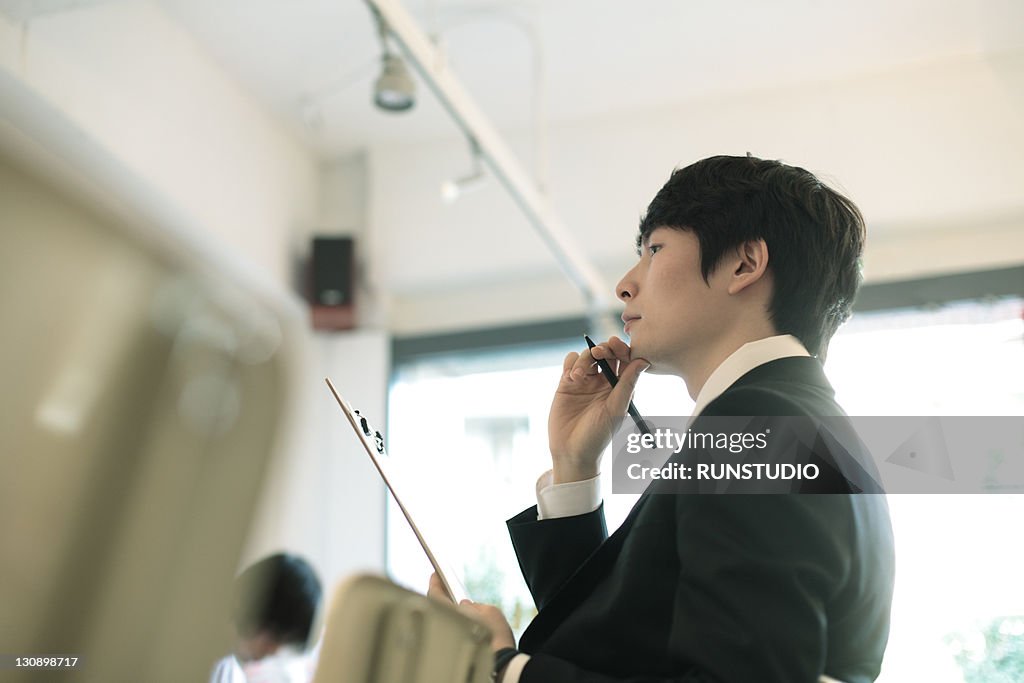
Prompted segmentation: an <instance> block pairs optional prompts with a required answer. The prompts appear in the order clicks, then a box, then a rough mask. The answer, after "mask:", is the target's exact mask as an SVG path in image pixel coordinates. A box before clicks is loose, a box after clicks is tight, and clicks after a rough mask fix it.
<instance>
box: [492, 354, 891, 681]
mask: <svg viewBox="0 0 1024 683" xmlns="http://www.w3.org/2000/svg"><path fill="white" fill-rule="evenodd" d="M714 415H798V416H803V415H808V416H826V415H843V412H842V409H841V408H840V407H839V405H838V404H836V402H835V399H834V393H833V391H832V388H831V386H830V385H829V383H828V380H827V379H826V378H825V376H824V373H823V372H822V368H821V365H820V363H819V362H818V361H817V360H815V359H813V358H807V357H803V358H783V359H779V360H775V361H772V362H770V363H766V364H764V365H761V366H759V367H757V368H754V369H753V370H751V371H750V372H748V373H747V374H746V375H744V376H743V377H741V378H740V379H739V380H737V381H736V382H735V383H734V384H733V385H732V386H731V387H729V388H728V389H727V390H726V391H725V392H723V393H722V395H721V396H719V397H718V398H717V399H715V400H714V401H712V402H711V403H709V404H708V406H707V407H706V408H705V410H704V411H703V412H702V413H701V417H704V416H714ZM700 419H701V418H698V421H699V420H700ZM694 424H695V425H696V424H697V423H696V422H695V423H694ZM841 446H842V447H843V448H844V449H847V450H848V451H849V452H851V453H855V452H859V450H858V449H859V448H860V446H859V443H852V442H848V443H842V444H841ZM684 456H685V454H684ZM508 528H509V532H510V534H511V536H512V543H513V545H514V546H515V550H516V554H517V555H518V557H519V563H520V566H521V568H522V570H523V575H524V577H525V578H526V582H527V585H528V586H529V587H530V591H531V592H532V594H533V597H534V600H535V601H536V603H537V606H538V608H539V610H540V611H539V614H538V615H537V617H536V618H535V619H534V621H533V622H532V623H531V624H530V626H529V628H528V629H527V630H526V632H525V633H524V634H523V637H522V639H521V642H520V649H521V650H522V651H524V652H526V653H528V654H530V655H531V659H530V661H529V662H528V663H527V665H526V668H525V669H524V671H523V675H522V677H521V679H520V680H521V682H522V683H535V682H538V683H539V682H544V683H569V682H580V683H583V682H592V683H599V682H609V681H633V682H637V683H639V682H641V681H644V682H654V681H723V682H728V683H741V682H746V681H750V682H751V683H753V682H754V681H756V682H758V683H769V682H773V681H778V682H780V683H781V682H782V681H785V682H786V683H794V682H800V681H805V682H807V683H812V682H814V681H817V679H818V677H819V676H820V675H821V674H827V675H829V676H832V677H833V678H838V679H840V680H842V681H846V682H847V683H862V682H864V681H870V680H874V678H875V677H876V676H877V674H878V671H879V668H880V664H881V660H882V653H883V651H884V650H885V644H886V641H887V639H888V633H889V608H890V604H891V601H892V585H893V576H894V554H893V539H892V529H891V526H890V522H889V512H888V506H887V504H886V501H885V497H884V496H883V495H875V494H862V495H852V494H845V493H840V494H821V495H814V494H784V495H685V494H682V495H651V494H649V493H647V494H645V495H644V496H642V497H641V498H640V500H639V501H638V502H637V504H636V505H635V506H634V508H633V510H632V511H631V512H630V514H629V516H628V517H627V518H626V520H625V521H624V522H623V524H622V525H621V527H620V528H619V529H618V530H616V532H615V533H614V534H612V535H611V536H610V537H609V536H608V533H607V529H606V526H605V521H604V515H603V510H602V509H598V510H597V511H595V512H593V513H590V514H586V515H579V516H575V517H567V518H560V519H551V520H544V521H537V508H536V507H533V508H530V509H528V510H526V511H524V512H522V513H520V514H519V515H517V516H516V517H513V518H512V519H510V520H509V521H508Z"/></svg>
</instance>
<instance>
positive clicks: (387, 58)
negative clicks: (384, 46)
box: [373, 52, 416, 111]
mask: <svg viewBox="0 0 1024 683" xmlns="http://www.w3.org/2000/svg"><path fill="white" fill-rule="evenodd" d="M381 66H382V69H381V74H380V77H379V78H377V83H376V84H375V85H374V87H373V102H374V104H376V105H377V106H378V107H380V108H381V109H383V110H385V111H407V110H409V109H412V105H413V104H415V103H416V84H415V83H414V82H413V80H412V77H411V76H410V75H409V70H408V69H407V68H406V66H405V62H404V61H402V58H401V57H399V56H398V55H393V54H389V53H387V52H385V53H384V55H383V57H382V58H381Z"/></svg>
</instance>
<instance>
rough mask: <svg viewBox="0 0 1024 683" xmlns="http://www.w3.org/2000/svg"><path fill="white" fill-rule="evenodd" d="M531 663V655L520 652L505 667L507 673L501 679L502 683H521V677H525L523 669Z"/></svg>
mask: <svg viewBox="0 0 1024 683" xmlns="http://www.w3.org/2000/svg"><path fill="white" fill-rule="evenodd" d="M528 661H530V655H528V654H526V653H524V652H520V653H519V654H517V655H516V656H515V657H513V658H512V661H510V662H509V663H508V664H507V665H505V673H504V674H503V675H502V677H501V683H519V677H520V676H522V675H523V667H525V666H526V663H527V662H528Z"/></svg>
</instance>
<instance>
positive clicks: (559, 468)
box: [551, 462, 599, 484]
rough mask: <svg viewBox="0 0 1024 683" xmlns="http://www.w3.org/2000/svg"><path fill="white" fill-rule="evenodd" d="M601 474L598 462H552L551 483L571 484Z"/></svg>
mask: <svg viewBox="0 0 1024 683" xmlns="http://www.w3.org/2000/svg"><path fill="white" fill-rule="evenodd" d="M598 474H599V470H598V468H597V464H596V463H593V464H589V465H570V464H568V463H558V462H552V463H551V483H552V484H571V483H573V482H576V481H586V480H587V479H593V478H594V477H596V476H597V475H598Z"/></svg>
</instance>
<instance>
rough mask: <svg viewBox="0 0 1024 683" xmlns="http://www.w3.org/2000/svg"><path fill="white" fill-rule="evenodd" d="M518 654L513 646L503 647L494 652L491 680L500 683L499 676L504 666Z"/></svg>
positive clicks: (503, 671)
mask: <svg viewBox="0 0 1024 683" xmlns="http://www.w3.org/2000/svg"><path fill="white" fill-rule="evenodd" d="M518 654H519V650H517V649H515V648H514V647H503V648H501V649H500V650H498V651H497V652H495V653H494V669H493V670H492V671H491V680H492V681H496V682H498V683H500V681H501V676H502V674H503V673H505V667H507V666H508V663H509V662H511V661H512V659H513V658H515V656H516V655H518Z"/></svg>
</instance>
